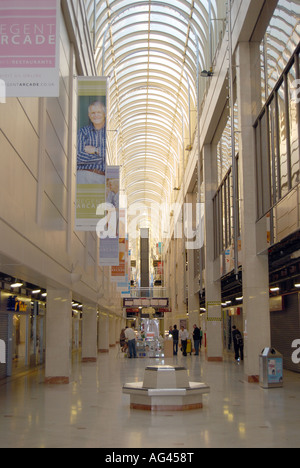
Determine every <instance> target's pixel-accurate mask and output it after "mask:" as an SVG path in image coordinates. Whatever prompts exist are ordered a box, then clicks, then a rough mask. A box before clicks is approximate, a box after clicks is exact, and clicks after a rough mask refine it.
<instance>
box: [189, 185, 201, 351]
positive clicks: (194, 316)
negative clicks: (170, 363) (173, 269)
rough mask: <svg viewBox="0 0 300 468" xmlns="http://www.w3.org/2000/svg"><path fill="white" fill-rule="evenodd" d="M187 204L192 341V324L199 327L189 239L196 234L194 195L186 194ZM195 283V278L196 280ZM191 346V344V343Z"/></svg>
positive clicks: (190, 328)
mask: <svg viewBox="0 0 300 468" xmlns="http://www.w3.org/2000/svg"><path fill="white" fill-rule="evenodd" d="M186 200H187V203H188V204H189V205H190V206H193V210H191V209H190V210H189V218H192V219H188V220H186V223H188V225H189V232H188V233H186V237H187V234H188V236H189V238H187V239H186V240H187V245H188V246H189V247H190V248H189V249H188V250H187V261H188V271H187V273H186V274H187V288H188V312H189V334H190V338H191V339H192V337H193V331H194V328H193V326H194V324H196V325H197V326H198V327H199V325H200V323H199V322H200V320H199V319H200V317H199V315H200V304H199V292H198V291H196V293H195V289H196V288H195V271H196V269H195V250H194V249H195V248H196V245H194V248H192V244H193V239H192V238H191V233H192V232H196V227H197V226H196V225H195V224H196V216H195V209H196V207H195V197H194V194H192V193H188V194H187V197H186ZM196 281H197V278H196ZM192 344H193V343H192Z"/></svg>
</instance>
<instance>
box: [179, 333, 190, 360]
mask: <svg viewBox="0 0 300 468" xmlns="http://www.w3.org/2000/svg"><path fill="white" fill-rule="evenodd" d="M179 338H180V341H181V348H182V354H183V356H187V352H186V348H187V342H188V338H189V333H188V331H187V330H186V329H185V328H184V326H182V327H181V329H180V332H179Z"/></svg>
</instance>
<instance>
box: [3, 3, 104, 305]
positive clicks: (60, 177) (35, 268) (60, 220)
mask: <svg viewBox="0 0 300 468" xmlns="http://www.w3.org/2000/svg"><path fill="white" fill-rule="evenodd" d="M74 4H76V5H77V7H76V11H77V14H78V15H79V17H78V18H76V19H78V21H79V23H78V24H81V25H83V24H85V19H83V18H80V15H81V14H82V11H83V10H82V9H81V8H80V7H79V4H77V3H76V2H74ZM72 5H73V3H72V4H70V6H72ZM69 20H70V18H69ZM69 20H68V21H69ZM78 24H77V23H76V22H75V24H74V25H72V26H73V28H75V29H76V27H77V26H78ZM68 28H69V29H70V24H69V22H68ZM71 33H72V32H71ZM73 37H74V36H73ZM84 37H87V36H85V35H83V36H82V37H81V38H80V41H82V40H83V39H84ZM79 47H80V48H81V50H82V51H83V50H90V44H83V43H80V44H79ZM75 50H76V48H75ZM74 53H75V52H73V49H72V47H71V43H70V40H69V34H68V31H67V27H66V25H65V23H64V18H63V14H62V21H61V48H60V96H59V98H57V99H54V98H53V99H46V100H39V99H30V98H23V99H20V100H18V99H8V100H7V103H6V104H1V105H0V164H1V171H0V264H1V267H0V271H4V272H6V273H8V274H11V275H15V276H18V277H20V278H22V279H23V280H24V281H28V282H35V283H36V284H37V285H39V286H43V287H51V286H52V287H58V288H59V287H66V288H69V289H71V290H73V294H76V296H77V297H78V298H79V299H78V300H80V299H81V300H83V301H84V300H89V301H95V302H97V291H98V290H99V287H100V286H101V285H102V276H101V275H102V274H101V273H100V268H98V266H97V258H96V257H97V255H96V253H97V242H98V238H97V236H96V234H95V233H88V234H85V233H81V232H74V213H73V211H74V210H75V184H76V176H75V169H76V134H77V121H76V119H77V117H76V110H77V109H76V107H77V99H76V95H75V92H76V79H75V78H76V77H75V76H74V75H76V71H75V66H74V63H75V62H74V60H72V54H74ZM91 56H92V55H91V54H87V55H86V56H85V58H84V61H83V63H81V64H80V63H78V60H79V58H80V57H79V56H78V55H77V63H76V66H77V68H79V69H83V70H89V71H90V70H92V69H93V68H94V64H92V63H89V64H88V61H89V60H90V59H91ZM73 80H74V81H73ZM73 85H74V86H73ZM73 93H74V94H73ZM71 114H72V115H71ZM70 158H71V159H70ZM72 158H73V159H72ZM75 267H76V269H77V270H78V271H80V272H82V279H81V281H79V282H77V283H76V284H72V278H71V272H72V271H73V270H74V268H75ZM96 277H97V278H98V283H99V284H97V283H96V282H95V278H96ZM108 290H109V288H107V291H108Z"/></svg>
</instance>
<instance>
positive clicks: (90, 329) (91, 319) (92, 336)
mask: <svg viewBox="0 0 300 468" xmlns="http://www.w3.org/2000/svg"><path fill="white" fill-rule="evenodd" d="M97 354H98V350H97V306H96V305H94V304H84V305H83V309H82V362H96V361H97Z"/></svg>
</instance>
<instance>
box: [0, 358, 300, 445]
mask: <svg viewBox="0 0 300 468" xmlns="http://www.w3.org/2000/svg"><path fill="white" fill-rule="evenodd" d="M177 359H178V360H177V361H176V360H175V359H174V361H173V360H166V361H164V362H163V363H164V364H173V363H174V364H175V363H176V364H183V365H185V366H186V367H187V368H188V370H189V375H190V380H193V381H197V380H201V381H205V382H206V383H207V384H209V385H210V386H211V394H210V395H207V396H205V397H204V409H203V410H196V411H192V412H186V413H171V412H166V413H158V414H151V413H148V412H143V411H136V410H130V408H129V397H128V396H125V395H123V394H122V385H123V383H125V382H134V381H139V380H143V376H144V369H145V367H146V366H147V365H149V364H161V363H162V362H161V361H159V360H153V359H150V360H147V359H141V360H139V359H134V360H126V359H123V357H117V356H116V352H114V351H112V352H111V353H110V355H100V356H99V359H98V363H97V364H91V363H89V364H79V363H75V364H74V381H73V383H72V384H70V385H68V386H45V385H44V383H43V373H42V372H40V373H35V374H31V375H29V376H27V377H21V378H19V379H16V380H14V381H12V382H10V383H4V382H0V447H1V448H5V447H7V448H15V447H30V448H35V447H47V448H54V447H65V448H69V447H70V448H72V447H89V448H90V447H99V448H100V447H104V448H146V447H148V448H166V447H167V448H178V449H179V448H181V449H183V448H201V447H207V448H211V447H212V448H213V447H270V448H271V447H300V375H298V374H292V373H289V372H286V373H285V385H284V388H283V389H273V390H262V389H261V388H260V387H259V386H258V385H255V384H248V383H246V382H244V380H243V375H244V373H243V367H242V366H241V365H240V366H239V365H237V364H235V363H234V362H231V361H230V360H228V361H227V362H225V363H207V362H206V361H205V359H204V356H201V357H200V358H197V357H194V356H192V357H190V356H188V357H187V358H183V357H181V356H180V357H178V358H177Z"/></svg>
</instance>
